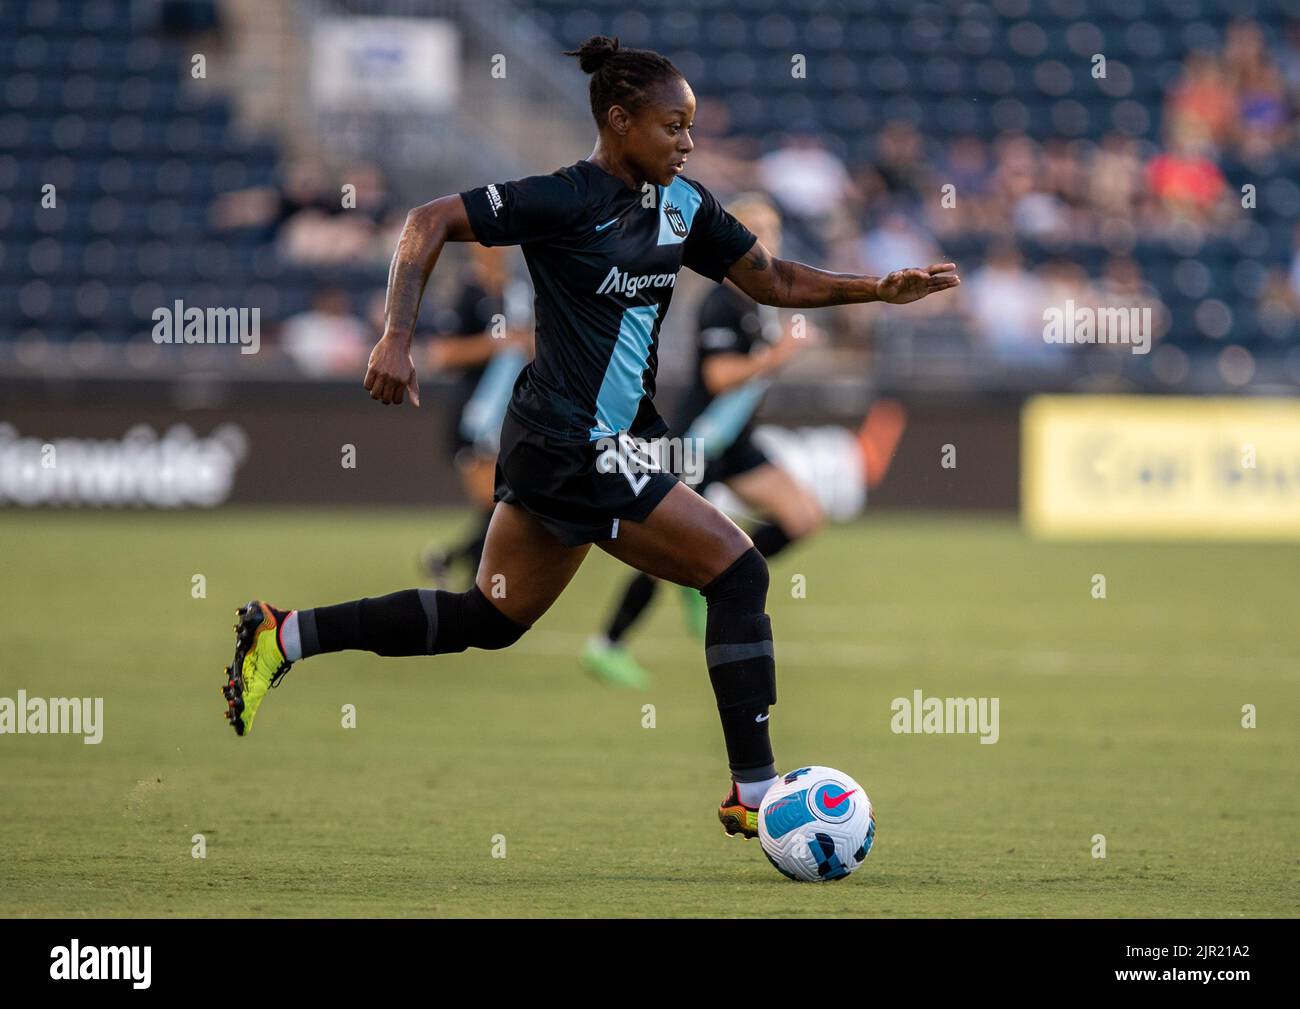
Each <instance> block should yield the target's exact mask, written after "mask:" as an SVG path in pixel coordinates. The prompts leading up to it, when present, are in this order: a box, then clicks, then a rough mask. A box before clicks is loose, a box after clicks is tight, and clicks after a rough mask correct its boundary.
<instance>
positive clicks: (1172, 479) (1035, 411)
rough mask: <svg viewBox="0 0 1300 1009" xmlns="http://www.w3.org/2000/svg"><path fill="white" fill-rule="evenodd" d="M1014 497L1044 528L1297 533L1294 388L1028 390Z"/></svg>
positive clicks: (1240, 535)
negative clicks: (1241, 391) (1194, 392)
mask: <svg viewBox="0 0 1300 1009" xmlns="http://www.w3.org/2000/svg"><path fill="white" fill-rule="evenodd" d="M1020 507H1021V515H1022V517H1023V520H1024V524H1025V527H1026V528H1027V529H1028V530H1029V531H1030V532H1031V533H1033V534H1034V535H1037V536H1043V537H1072V538H1079V537H1092V538H1107V539H1113V538H1126V537H1128V538H1141V539H1152V538H1162V539H1189V538H1198V537H1199V538H1205V539H1249V540H1300V400H1291V399H1229V398H1208V397H1207V398H1201V397H1168V398H1166V397H1156V396H1036V397H1034V398H1032V399H1030V400H1029V401H1028V402H1027V403H1026V404H1025V408H1024V412H1023V414H1022V417H1021V458H1020Z"/></svg>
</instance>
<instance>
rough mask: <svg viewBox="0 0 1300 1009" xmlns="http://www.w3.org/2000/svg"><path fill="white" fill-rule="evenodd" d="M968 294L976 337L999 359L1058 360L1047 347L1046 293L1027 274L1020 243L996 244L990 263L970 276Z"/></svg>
mask: <svg viewBox="0 0 1300 1009" xmlns="http://www.w3.org/2000/svg"><path fill="white" fill-rule="evenodd" d="M963 290H964V291H965V292H966V296H965V298H964V299H963V300H964V304H965V308H966V310H967V312H969V314H970V317H971V324H972V326H973V328H974V331H975V336H976V339H977V340H978V342H979V345H980V346H981V347H982V348H983V349H985V350H987V351H988V352H990V353H991V354H992V355H993V356H994V357H995V358H996V359H997V360H999V361H1001V362H1002V363H1004V364H1008V365H1013V366H1014V365H1020V364H1024V363H1026V362H1029V363H1032V362H1034V361H1036V360H1041V359H1042V358H1043V357H1044V356H1052V357H1055V356H1057V355H1054V354H1045V349H1044V348H1046V347H1047V346H1048V345H1047V344H1046V343H1045V342H1044V340H1043V310H1044V309H1045V308H1046V307H1047V304H1048V302H1047V295H1046V292H1045V291H1044V289H1043V285H1042V283H1041V282H1040V281H1039V280H1038V278H1037V277H1034V276H1032V275H1031V274H1028V273H1026V272H1025V270H1024V268H1023V267H1022V265H1021V259H1020V253H1019V251H1018V250H1017V249H1016V247H1015V246H1014V245H1011V244H1009V243H1000V244H998V245H996V246H994V247H993V248H992V249H991V250H990V252H989V254H988V256H987V257H986V258H985V261H984V265H983V266H981V267H979V268H978V269H976V270H975V271H974V272H972V273H971V274H970V275H969V276H968V277H966V278H965V283H964V284H963Z"/></svg>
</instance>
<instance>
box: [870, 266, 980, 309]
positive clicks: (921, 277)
mask: <svg viewBox="0 0 1300 1009" xmlns="http://www.w3.org/2000/svg"><path fill="white" fill-rule="evenodd" d="M956 269H957V264H956V263H933V264H931V265H930V266H927V267H926V268H925V269H923V270H921V269H910V270H895V271H894V272H893V273H890V274H887V275H886V276H884V277H881V278H880V280H879V281H877V283H876V297H877V298H879V299H880V300H881V301H887V302H889V303H890V304H891V305H906V304H907V303H908V302H910V301H920V300H921V299H922V298H924V297H925V296H926V295H927V294H935V293H936V292H938V291H946V290H948V289H949V288H950V287H957V286H958V285H959V284H960V283H961V278H960V277H958V276H957V274H956Z"/></svg>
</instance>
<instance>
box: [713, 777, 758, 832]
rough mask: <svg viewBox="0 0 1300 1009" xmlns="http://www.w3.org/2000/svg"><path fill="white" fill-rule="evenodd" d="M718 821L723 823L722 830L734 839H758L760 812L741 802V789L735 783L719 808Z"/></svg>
mask: <svg viewBox="0 0 1300 1009" xmlns="http://www.w3.org/2000/svg"><path fill="white" fill-rule="evenodd" d="M718 819H719V820H721V821H722V829H723V830H725V831H726V832H727V833H728V834H730V835H731V836H732V837H743V838H744V839H745V840H746V841H748V840H749V839H750V838H751V837H758V810H757V809H754V808H753V807H752V806H746V805H745V804H744V803H743V802H741V801H740V789H738V788H737V787H736V783H735V782H734V781H733V782H732V783H731V791H730V792H728V793H727V797H726V798H725V799H723V800H722V805H721V806H719V807H718Z"/></svg>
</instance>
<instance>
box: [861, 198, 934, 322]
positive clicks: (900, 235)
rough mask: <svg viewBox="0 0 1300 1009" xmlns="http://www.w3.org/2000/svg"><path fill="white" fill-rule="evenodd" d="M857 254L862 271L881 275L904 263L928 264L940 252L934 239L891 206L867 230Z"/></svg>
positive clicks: (900, 211) (905, 265)
mask: <svg viewBox="0 0 1300 1009" xmlns="http://www.w3.org/2000/svg"><path fill="white" fill-rule="evenodd" d="M858 256H859V261H860V262H861V264H862V269H863V271H864V272H865V273H867V274H869V275H871V276H876V277H881V276H884V275H885V274H886V273H889V272H891V271H893V270H901V269H903V268H904V267H908V266H929V265H930V264H931V263H935V262H938V261H939V259H940V257H941V253H940V252H939V247H938V246H937V245H936V244H935V242H934V239H932V238H931V237H930V236H929V235H928V234H926V233H925V231H924V230H923V229H922V228H921V227H920V226H919V225H918V224H916V223H915V222H914V221H913V220H912V219H911V218H910V217H908V216H907V214H905V213H903V211H902V210H891V211H889V212H888V213H886V214H885V216H884V218H883V219H882V220H881V221H880V224H879V225H877V226H876V227H874V228H872V229H870V230H869V231H868V232H867V234H866V236H865V237H864V238H863V239H862V243H861V245H860V247H859V253H858ZM918 304H919V303H918Z"/></svg>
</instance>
